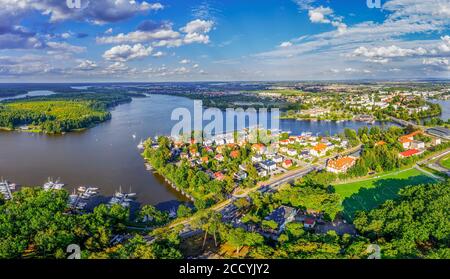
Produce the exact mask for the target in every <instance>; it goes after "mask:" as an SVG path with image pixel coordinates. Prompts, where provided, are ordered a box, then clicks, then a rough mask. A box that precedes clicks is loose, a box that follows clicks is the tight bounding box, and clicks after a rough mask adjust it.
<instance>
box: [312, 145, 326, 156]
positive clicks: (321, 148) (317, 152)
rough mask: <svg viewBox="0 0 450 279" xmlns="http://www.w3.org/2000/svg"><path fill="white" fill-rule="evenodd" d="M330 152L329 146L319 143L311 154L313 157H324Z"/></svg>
mask: <svg viewBox="0 0 450 279" xmlns="http://www.w3.org/2000/svg"><path fill="white" fill-rule="evenodd" d="M327 150H328V146H327V145H326V144H324V143H318V144H317V145H316V146H314V147H313V148H312V149H311V151H310V153H311V155H313V156H315V157H322V156H324V155H325V154H326V152H327Z"/></svg>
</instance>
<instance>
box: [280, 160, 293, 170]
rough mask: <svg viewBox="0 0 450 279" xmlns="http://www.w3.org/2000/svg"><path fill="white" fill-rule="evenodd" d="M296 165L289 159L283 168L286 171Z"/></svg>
mask: <svg viewBox="0 0 450 279" xmlns="http://www.w3.org/2000/svg"><path fill="white" fill-rule="evenodd" d="M293 165H294V163H293V162H292V160H290V159H287V160H284V161H283V164H282V167H283V168H285V169H289V168H291V167H292V166H293Z"/></svg>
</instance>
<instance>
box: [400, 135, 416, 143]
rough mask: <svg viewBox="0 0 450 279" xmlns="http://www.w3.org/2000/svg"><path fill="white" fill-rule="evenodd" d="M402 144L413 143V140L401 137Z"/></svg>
mask: <svg viewBox="0 0 450 279" xmlns="http://www.w3.org/2000/svg"><path fill="white" fill-rule="evenodd" d="M399 140H400V142H401V143H407V142H412V141H413V140H412V139H411V138H409V137H406V136H405V137H401V138H400V139H399Z"/></svg>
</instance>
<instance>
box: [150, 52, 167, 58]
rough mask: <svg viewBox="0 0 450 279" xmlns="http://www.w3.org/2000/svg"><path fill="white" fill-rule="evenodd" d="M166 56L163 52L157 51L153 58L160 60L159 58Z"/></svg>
mask: <svg viewBox="0 0 450 279" xmlns="http://www.w3.org/2000/svg"><path fill="white" fill-rule="evenodd" d="M165 55H166V54H165V53H164V52H162V51H157V52H155V53H154V54H152V56H153V57H156V58H159V57H163V56H165Z"/></svg>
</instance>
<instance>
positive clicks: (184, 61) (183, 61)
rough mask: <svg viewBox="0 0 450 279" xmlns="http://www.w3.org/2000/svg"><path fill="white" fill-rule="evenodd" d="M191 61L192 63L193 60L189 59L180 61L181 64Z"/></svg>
mask: <svg viewBox="0 0 450 279" xmlns="http://www.w3.org/2000/svg"><path fill="white" fill-rule="evenodd" d="M189 63H191V60H189V59H183V60H181V61H180V64H189Z"/></svg>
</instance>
